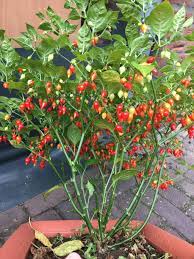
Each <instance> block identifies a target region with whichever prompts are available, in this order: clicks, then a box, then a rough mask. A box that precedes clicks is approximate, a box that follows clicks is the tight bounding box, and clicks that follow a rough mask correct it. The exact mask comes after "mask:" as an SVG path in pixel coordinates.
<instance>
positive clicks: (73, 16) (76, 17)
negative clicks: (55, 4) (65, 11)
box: [68, 8, 80, 20]
mask: <svg viewBox="0 0 194 259" xmlns="http://www.w3.org/2000/svg"><path fill="white" fill-rule="evenodd" d="M68 18H69V19H70V20H79V19H80V15H79V13H78V11H77V10H76V9H75V8H72V9H71V12H70V14H69V17H68Z"/></svg>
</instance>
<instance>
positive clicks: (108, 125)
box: [94, 120, 114, 132]
mask: <svg viewBox="0 0 194 259" xmlns="http://www.w3.org/2000/svg"><path fill="white" fill-rule="evenodd" d="M94 126H96V127H97V128H99V129H108V130H110V131H111V132H113V131H114V125H113V124H112V123H110V122H108V121H106V120H95V121H94Z"/></svg>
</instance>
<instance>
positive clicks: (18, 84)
mask: <svg viewBox="0 0 194 259" xmlns="http://www.w3.org/2000/svg"><path fill="white" fill-rule="evenodd" d="M9 89H12V90H13V89H14V90H19V91H24V90H25V89H26V84H25V83H24V82H12V81H10V82H9Z"/></svg>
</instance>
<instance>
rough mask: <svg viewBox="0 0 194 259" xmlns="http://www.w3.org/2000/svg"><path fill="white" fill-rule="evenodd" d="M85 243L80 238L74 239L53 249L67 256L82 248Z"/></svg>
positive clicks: (55, 252)
mask: <svg viewBox="0 0 194 259" xmlns="http://www.w3.org/2000/svg"><path fill="white" fill-rule="evenodd" d="M83 246H84V244H83V243H82V242H81V241H80V240H72V241H68V242H65V243H63V244H61V245H60V246H57V247H56V248H54V249H53V253H54V254H55V255H57V256H66V255H68V254H70V253H72V252H74V251H77V250H81V249H82V247H83Z"/></svg>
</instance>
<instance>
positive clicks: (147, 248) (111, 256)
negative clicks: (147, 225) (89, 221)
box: [26, 234, 172, 259]
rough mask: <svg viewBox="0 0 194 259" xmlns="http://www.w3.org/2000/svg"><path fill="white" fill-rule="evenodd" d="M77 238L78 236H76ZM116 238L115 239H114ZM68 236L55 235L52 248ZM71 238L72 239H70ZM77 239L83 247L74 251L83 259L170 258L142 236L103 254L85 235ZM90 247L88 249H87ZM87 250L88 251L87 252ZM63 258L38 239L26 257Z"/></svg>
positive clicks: (66, 239)
mask: <svg viewBox="0 0 194 259" xmlns="http://www.w3.org/2000/svg"><path fill="white" fill-rule="evenodd" d="M122 238H123V235H122V234H121V235H120V236H117V237H116V238H114V239H112V240H111V242H110V244H114V243H115V242H116V240H117V242H118V240H121V239H122ZM76 239H78V236H77V237H76ZM115 239H116V240H115ZM69 240H70V239H69V238H64V237H62V236H60V235H57V236H56V237H54V238H51V239H50V241H51V243H52V244H53V248H54V247H57V246H59V245H60V244H62V243H64V242H66V241H69ZM71 240H72V239H71ZM79 240H81V241H82V242H83V243H84V248H83V249H82V250H81V251H76V252H77V253H78V254H79V255H80V256H81V257H82V258H83V259H170V258H172V257H171V256H170V255H168V254H164V253H160V252H158V251H156V249H155V248H154V247H153V246H151V245H150V244H149V243H148V242H147V241H146V239H145V237H144V236H142V235H141V236H139V237H138V238H136V239H134V240H132V241H130V242H128V243H126V244H125V245H122V246H120V247H117V248H115V249H114V250H113V249H112V250H108V249H104V251H105V252H104V253H103V254H97V253H96V247H95V245H94V244H92V243H91V241H90V239H89V237H88V236H87V235H82V236H79ZM89 247H90V249H89ZM88 251H90V252H89V253H88ZM59 258H60V259H65V258H66V256H65V257H57V256H56V255H54V253H53V252H52V250H51V249H50V248H47V247H44V246H43V245H42V244H41V243H40V242H39V241H38V240H35V241H34V242H33V243H32V246H31V248H30V252H29V254H28V256H27V258H26V259H59Z"/></svg>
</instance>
